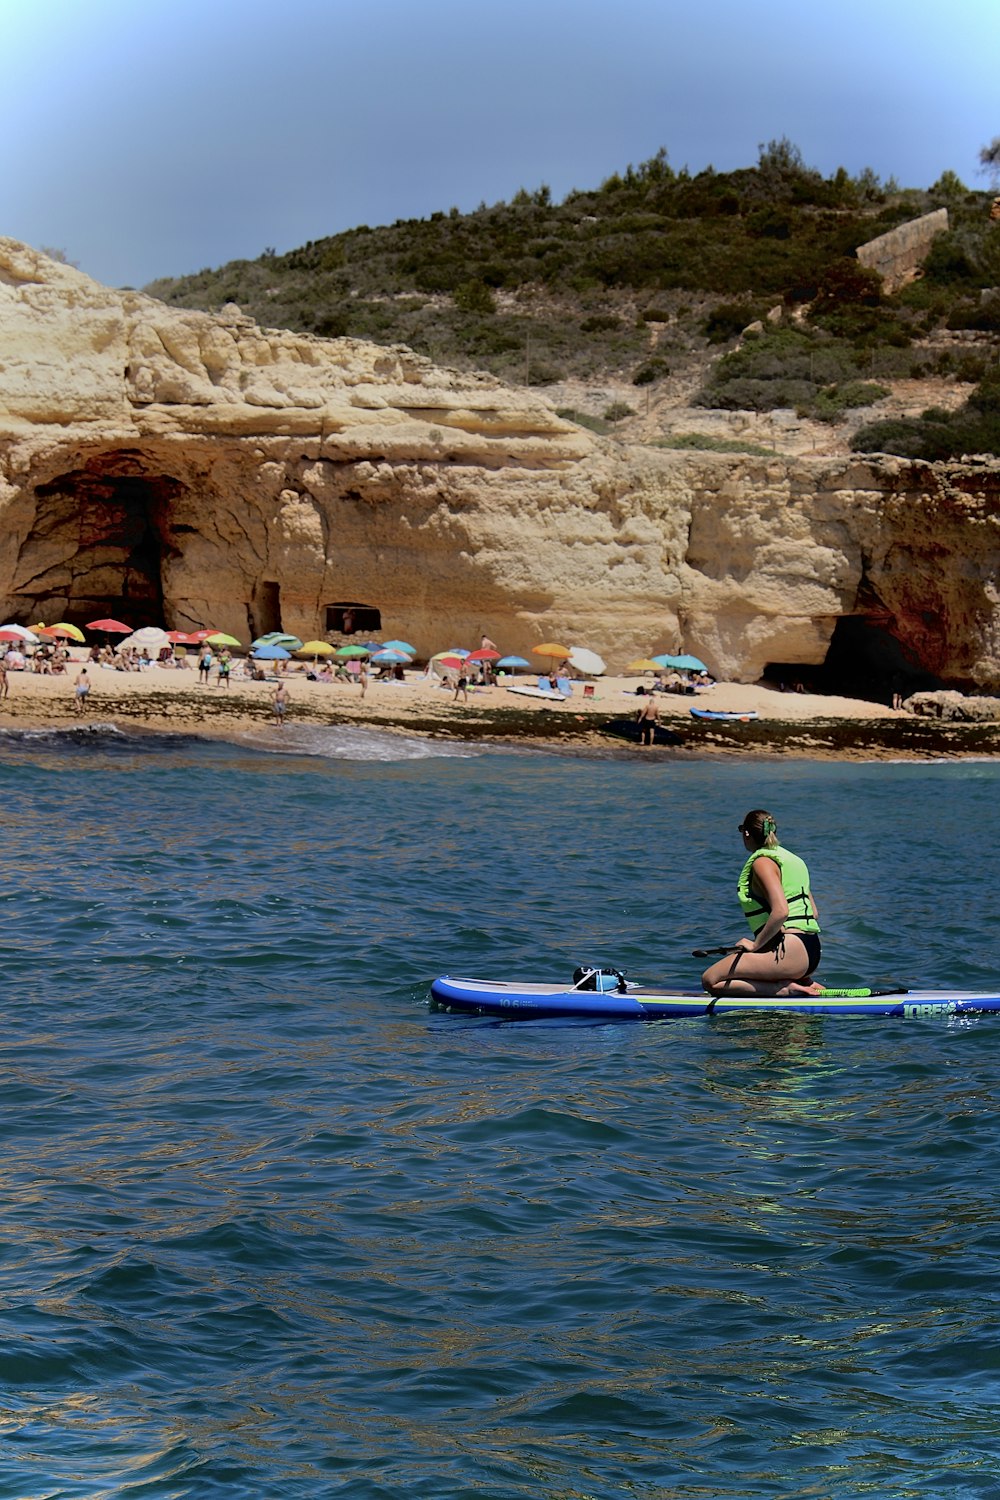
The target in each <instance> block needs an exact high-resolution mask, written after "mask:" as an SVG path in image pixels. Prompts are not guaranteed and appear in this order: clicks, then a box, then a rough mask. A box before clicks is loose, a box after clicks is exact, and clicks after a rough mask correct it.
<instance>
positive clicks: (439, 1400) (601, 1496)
mask: <svg viewBox="0 0 1000 1500" xmlns="http://www.w3.org/2000/svg"><path fill="white" fill-rule="evenodd" d="M276 738H277V736H276V734H275V735H274V736H273V737H272V741H264V740H262V741H261V743H260V745H252V744H243V745H232V744H210V743H201V742H196V741H192V740H185V739H180V738H178V739H156V738H142V739H140V738H129V737H126V736H121V735H115V734H113V733H110V732H107V733H101V732H98V733H87V732H80V733H77V734H74V733H68V734H59V735H52V734H38V735H31V736H24V735H22V736H17V737H12V736H11V737H6V738H2V739H0V797H2V805H3V808H4V814H5V816H4V836H5V837H4V842H5V855H6V866H5V878H6V891H7V901H6V921H5V923H4V927H3V931H2V934H0V952H2V960H3V969H2V972H3V978H4V994H5V1005H4V1025H3V1033H2V1066H3V1087H2V1091H0V1110H2V1126H3V1148H4V1149H3V1155H2V1158H0V1162H2V1173H3V1199H2V1210H0V1330H2V1339H0V1494H2V1495H10V1496H17V1497H18V1500H43V1497H44V1500H55V1497H60V1500H62V1497H87V1500H93V1497H104V1496H127V1497H139V1496H142V1497H164V1500H166V1497H171V1500H173V1497H196V1500H202V1497H215V1496H225V1497H229V1496H252V1497H275V1500H278V1497H281V1500H286V1497H299V1496H303V1497H306V1496H308V1497H314V1496H338V1497H350V1500H376V1497H403V1496H406V1497H411V1496H415V1495H421V1496H435V1497H437V1496H447V1497H476V1500H511V1497H521V1496H524V1497H527V1496H532V1497H539V1496H541V1497H545V1500H571V1497H572V1500H588V1497H592V1500H609V1497H614V1500H617V1497H629V1500H667V1497H670V1500H674V1497H684V1500H688V1497H691V1500H693V1497H698V1500H704V1497H715V1496H734V1497H758V1496H781V1497H810V1500H811V1497H819V1500H822V1497H842V1496H852V1497H853V1496H878V1497H886V1496H888V1497H907V1496H935V1497H939V1496H942V1495H947V1496H949V1497H955V1500H967V1497H987V1496H994V1495H996V1494H997V1493H998V1483H1000V1475H998V1470H1000V1418H998V1416H997V1409H998V1404H1000V1342H998V1337H997V1331H998V1323H1000V1299H998V1294H997V1291H996V1287H997V1272H998V1269H1000V1220H998V1214H997V1188H996V1184H997V1181H998V1178H1000V1102H998V1083H1000V1017H992V1018H991V1017H982V1018H972V1019H962V1020H954V1019H952V1020H950V1021H949V1020H944V1019H934V1020H929V1019H923V1020H908V1021H900V1020H881V1021H880V1020H874V1019H870V1018H866V1019H856V1020H853V1019H852V1020H835V1019H832V1018H822V1019H815V1020H814V1019H806V1018H784V1019H782V1018H780V1017H775V1016H765V1017H757V1018H754V1017H739V1018H726V1017H715V1018H709V1019H698V1020H695V1021H674V1022H661V1023H653V1024H649V1023H645V1024H644V1023H620V1024H604V1025H593V1024H586V1023H581V1022H568V1023H567V1022H562V1023H556V1022H548V1023H546V1022H522V1023H517V1022H514V1023H507V1022H493V1021H489V1020H478V1019H463V1018H458V1017H453V1016H447V1015H440V1014H434V1013H432V1012H430V1010H429V1009H428V1005H427V985H428V981H429V980H430V979H431V978H432V977H433V976H434V974H436V973H439V972H445V971H449V970H450V971H452V972H466V973H476V972H479V973H482V974H487V975H503V974H507V973H509V974H519V975H522V976H528V975H530V976H534V977H540V978H546V977H549V976H553V975H555V976H558V975H561V974H566V975H568V974H569V973H570V972H571V971H572V968H573V967H574V966H575V965H576V964H577V963H579V962H581V961H584V960H600V961H611V962H617V963H619V964H620V965H624V966H625V967H627V968H628V969H629V970H630V972H631V973H632V974H633V975H635V976H636V977H642V978H648V979H662V980H666V981H677V982H681V983H686V984H689V983H691V982H692V981H693V980H694V978H695V977H696V975H697V973H698V970H699V967H700V965H699V964H698V962H697V961H696V960H693V959H692V958H691V957H690V956H689V953H690V949H692V948H693V947H697V946H705V945H708V944H711V943H714V942H720V941H724V940H726V939H727V938H730V937H732V936H735V935H738V933H739V922H738V920H737V913H736V908H735V901H734V887H735V880H736V874H737V872H738V869H739V866H740V863H741V861H742V851H741V846H740V840H739V837H738V835H737V832H736V825H737V823H738V822H739V821H740V818H741V817H742V815H743V813H744V812H745V811H747V810H748V808H750V807H753V806H757V805H762V806H765V807H769V808H771V809H772V810H773V811H774V812H775V813H776V814H777V815H778V817H779V821H780V826H781V831H782V833H783V835H784V837H785V838H786V840H787V842H788V843H789V845H790V846H791V847H793V848H795V849H796V850H798V851H799V852H800V853H802V854H803V855H804V857H805V858H806V859H807V860H808V862H809V864H810V867H811V869H812V872H813V879H814V884H815V889H816V893H817V896H818V898H819V901H820V905H821V910H822V916H823V921H824V927H825V934H826V935H825V954H826V957H825V960H824V964H823V970H822V972H823V977H824V978H826V979H827V981H828V982H835V981H838V980H840V981H847V980H851V979H858V978H865V979H875V978H880V979H881V978H894V979H899V980H902V981H903V982H907V983H910V984H911V985H913V986H918V985H919V986H925V985H926V986H934V985H945V984H948V985H952V984H958V985H968V986H971V987H986V986H987V985H989V984H992V983H995V981H996V966H997V960H996V951H995V944H994V943H993V941H992V935H991V934H992V926H993V917H994V912H995V906H996V889H995V886H996V861H995V856H994V850H995V849H996V847H997V843H998V836H1000V814H998V810H997V809H998V792H1000V766H998V765H997V764H995V763H978V764H977V763H972V762H948V763H938V764H927V765H917V764H905V765H888V764H873V765H859V764H808V763H803V762H795V763H787V764H784V763H781V762H780V761H769V762H760V763H749V762H747V763H742V764H736V763H709V762H705V763H700V764H691V765H678V764H676V763H670V764H666V763H663V762H655V763H654V762H652V761H649V762H646V761H639V759H638V757H636V758H634V759H623V758H618V759H614V760H599V759H582V758H572V757H568V756H556V755H541V754H530V753H522V754H518V753H514V752H504V753H496V752H481V751H478V750H468V749H462V748H461V747H456V746H455V745H453V744H447V743H439V742H435V741H419V740H406V739H401V738H398V737H390V736H385V735H378V734H373V733H366V732H365V731H362V730H329V731H324V730H305V729H302V730H298V731H295V730H289V731H287V732H286V737H285V739H284V740H283V742H282V744H281V746H280V752H279V751H278V749H277V747H276V746H275V745H274V743H273V740H274V739H276Z"/></svg>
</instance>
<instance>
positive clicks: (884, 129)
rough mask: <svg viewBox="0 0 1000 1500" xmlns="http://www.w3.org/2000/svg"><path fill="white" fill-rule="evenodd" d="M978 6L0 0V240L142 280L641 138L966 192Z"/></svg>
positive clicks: (566, 177)
mask: <svg viewBox="0 0 1000 1500" xmlns="http://www.w3.org/2000/svg"><path fill="white" fill-rule="evenodd" d="M998 33H1000V23H998V21H997V11H996V0H954V3H952V4H950V5H942V4H941V3H940V0H934V3H931V0H838V3H837V4H836V5H833V6H810V5H807V4H803V3H802V0H795V3H794V4H793V3H791V0H771V3H768V4H753V3H752V0H743V3H738V4H737V3H731V0H714V3H707V4H701V5H698V4H696V3H692V0H660V3H653V0H599V3H593V0H574V3H569V0H507V3H506V4H501V5H482V4H475V3H471V0H463V3H457V0H267V3H266V4H265V3H263V0H242V3H239V4H237V3H232V0H169V3H166V0H129V3H124V0H0V69H2V72H0V78H2V88H0V234H7V235H12V236H13V237H14V238H15V239H22V240H26V241H27V242H28V243H29V244H34V245H37V246H42V245H47V246H54V247H57V248H59V249H62V250H65V252H66V254H67V255H68V256H69V258H70V259H71V260H74V261H76V262H78V263H79V265H80V267H81V269H82V270H84V271H86V272H88V274H90V275H92V276H94V277H96V278H97V279H98V280H99V281H104V282H107V283H108V284H110V285H114V286H121V285H132V286H142V285H144V284H146V283H147V282H148V281H150V280H152V279H153V278H154V277H156V276H161V275H182V274H184V273H187V272H191V271H197V270H199V269H200V268H202V267H203V266H216V265H221V264H222V263H223V262H225V261H227V260H232V259H236V258H238V257H249V258H253V257H255V256H257V255H259V254H260V253H261V251H262V250H264V249H265V247H267V246H273V247H275V248H276V249H277V250H279V251H282V250H288V249H291V248H293V247H294V246H296V245H300V244H303V243H304V242H305V241H306V240H311V239H319V238H320V237H322V236H323V235H326V234H334V233H337V232H338V231H339V230H342V229H348V228H351V227H352V226H354V225H356V224H372V225H375V224H384V223H391V222H392V221H393V220H395V219H400V218H404V219H405V218H415V217H423V216H426V215H428V214H430V213H432V212H434V211H435V210H436V209H445V210H447V209H448V208H450V207H452V205H455V206H457V207H458V208H459V209H461V210H462V211H468V210H470V209H473V208H475V207H476V206H477V205H478V204H479V203H480V202H483V201H485V202H487V203H493V202H496V201H497V200H499V199H509V198H510V197H511V196H512V195H513V194H514V193H515V192H517V190H518V188H520V187H526V188H529V189H533V188H536V187H538V186H539V185H540V184H542V183H547V184H548V185H549V187H550V188H551V190H552V193H553V196H554V197H555V198H556V199H560V198H562V197H563V196H565V194H566V193H567V192H569V191H570V189H571V188H574V187H579V188H584V187H593V186H596V185H597V184H598V183H600V182H601V180H602V179H603V178H605V177H607V176H608V175H610V173H612V172H614V171H616V170H619V169H622V168H624V167H625V166H627V165H628V163H629V162H633V163H638V162H640V161H642V160H645V159H646V158H648V157H650V156H652V155H654V153H655V152H656V151H657V150H658V149H659V147H660V146H665V147H666V149H667V151H668V153H669V157H670V161H671V163H672V165H673V166H675V167H681V166H684V165H687V166H688V167H689V168H690V169H691V170H692V171H699V170H701V169H702V168H703V167H705V166H707V165H709V164H711V165H713V166H714V167H715V168H716V169H717V170H720V171H722V170H726V169H729V168H733V167H738V166H749V165H752V164H753V163H754V162H755V161H756V159H757V149H758V145H759V144H760V143H761V142H764V141H769V140H772V139H778V138H780V137H782V136H787V137H788V138H789V139H790V140H791V141H792V142H794V144H795V145H797V146H798V147H799V149H800V150H801V152H802V155H803V157H804V159H805V161H806V163H807V164H808V165H809V166H813V167H817V168H819V169H820V170H821V171H822V172H824V173H829V172H832V171H834V170H835V169H836V168H837V167H838V166H841V165H843V166H845V167H846V168H847V169H848V171H850V172H852V173H854V172H858V171H860V170H861V169H862V168H863V167H866V166H870V167H872V168H873V169H874V170H875V171H876V172H877V173H878V174H879V176H880V177H882V178H883V179H885V178H887V177H889V176H894V177H895V178H896V179H897V180H898V181H899V182H900V183H901V184H902V185H903V186H908V187H927V186H929V185H930V184H931V183H932V182H934V181H935V180H936V179H937V177H938V176H940V174H941V172H942V171H944V170H945V169H946V168H950V169H951V170H952V171H955V172H957V173H958V174H959V176H960V177H961V178H962V179H963V181H965V182H966V183H968V184H969V185H970V186H975V187H984V186H986V185H987V184H986V180H985V179H984V178H982V177H981V176H979V175H978V173H977V167H978V154H979V149H980V147H981V146H983V145H984V144H986V142H988V141H989V140H991V139H992V138H993V137H994V136H995V135H997V134H1000V95H998V91H997V86H996V59H997V48H996V45H995V43H996V41H997V37H998Z"/></svg>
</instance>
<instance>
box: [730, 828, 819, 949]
mask: <svg viewBox="0 0 1000 1500" xmlns="http://www.w3.org/2000/svg"><path fill="white" fill-rule="evenodd" d="M758 859H773V860H774V862H775V864H776V865H777V866H778V869H779V871H780V873H781V889H782V890H783V891H784V893H785V900H786V901H787V902H788V916H787V917H786V918H785V920H784V923H783V926H784V927H785V928H787V930H788V931H789V932H819V923H818V922H817V920H816V918H815V917H814V916H813V908H812V900H811V898H810V895H809V871H808V869H807V868H806V862H805V860H804V859H800V858H799V856H798V855H797V854H793V853H792V852H791V850H790V849H782V847H781V846H780V844H778V845H776V846H775V847H774V848H773V849H756V850H755V851H754V853H753V854H751V856H750V858H749V859H748V860H747V862H746V864H745V865H744V866H743V868H742V870H741V871H740V878H739V884H738V885H737V887H736V889H737V894H738V895H739V898H740V906H741V907H742V908H743V915H744V916H745V917H746V919H747V921H748V922H749V923H750V931H751V932H752V933H753V935H754V937H756V936H757V934H758V932H759V931H760V929H761V928H762V927H763V926H764V924H765V923H766V922H767V919H768V917H769V916H770V915H771V912H770V908H769V907H766V906H761V904H760V899H759V898H758V897H757V896H756V895H755V894H754V891H753V890H752V888H751V885H750V878H751V875H752V874H753V867H754V864H755V862H756V861H757V860H758Z"/></svg>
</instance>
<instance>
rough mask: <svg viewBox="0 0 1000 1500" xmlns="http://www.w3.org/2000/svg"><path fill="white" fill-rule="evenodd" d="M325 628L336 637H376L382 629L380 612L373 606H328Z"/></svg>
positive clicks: (348, 603) (350, 604)
mask: <svg viewBox="0 0 1000 1500" xmlns="http://www.w3.org/2000/svg"><path fill="white" fill-rule="evenodd" d="M326 628H327V632H328V633H334V634H337V635H378V633H379V631H380V630H381V629H382V611H381V610H380V609H376V608H375V606H374V605H373V604H352V603H350V602H349V601H348V602H345V603H343V604H328V605H327V606H326Z"/></svg>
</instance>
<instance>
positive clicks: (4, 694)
mask: <svg viewBox="0 0 1000 1500" xmlns="http://www.w3.org/2000/svg"><path fill="white" fill-rule="evenodd" d="M9 697H10V683H9V682H8V680H7V663H6V662H5V661H4V660H3V659H2V658H0V698H9Z"/></svg>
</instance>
